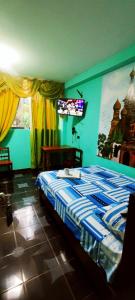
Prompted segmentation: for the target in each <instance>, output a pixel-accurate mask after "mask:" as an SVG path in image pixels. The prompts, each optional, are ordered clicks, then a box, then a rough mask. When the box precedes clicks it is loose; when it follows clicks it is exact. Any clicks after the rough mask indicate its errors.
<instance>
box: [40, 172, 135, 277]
mask: <svg viewBox="0 0 135 300" xmlns="http://www.w3.org/2000/svg"><path fill="white" fill-rule="evenodd" d="M72 170H73V169H71V171H72ZM77 170H79V171H80V175H81V176H80V178H79V179H78V178H73V179H72V178H64V179H63V178H58V177H57V171H46V172H41V173H40V174H39V175H38V177H37V180H36V184H37V185H38V186H39V187H40V188H41V189H42V190H43V192H44V194H45V195H46V196H47V198H48V200H49V201H50V202H51V204H52V205H53V207H54V209H55V210H56V211H57V213H58V214H59V216H60V217H61V219H62V220H63V222H64V223H65V224H66V225H67V226H68V227H69V228H70V230H71V231H72V232H73V234H74V235H75V237H76V238H77V239H79V240H80V243H81V245H82V247H83V248H84V250H85V251H86V252H87V253H88V254H89V255H90V256H91V258H92V259H93V260H94V261H95V262H96V263H97V264H98V265H99V266H102V267H103V268H104V270H105V272H106V275H107V279H108V281H109V280H110V279H111V276H112V274H113V272H114V271H115V269H116V268H117V265H118V264H119V261H120V259H121V255H122V248H123V244H122V242H121V240H120V239H119V238H118V237H117V236H116V235H114V234H113V232H111V231H110V230H109V229H108V227H107V226H106V224H105V222H104V221H103V218H102V216H103V214H104V213H105V212H106V210H108V209H111V207H114V206H117V205H119V204H120V203H125V205H128V201H129V195H130V193H132V192H135V179H132V178H129V177H127V176H124V175H123V174H120V173H117V172H115V171H111V170H109V169H106V168H103V167H100V166H90V167H82V168H77Z"/></svg>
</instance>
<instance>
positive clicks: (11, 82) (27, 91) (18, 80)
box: [0, 73, 41, 98]
mask: <svg viewBox="0 0 135 300" xmlns="http://www.w3.org/2000/svg"><path fill="white" fill-rule="evenodd" d="M40 85H41V80H38V79H29V78H23V77H15V76H11V75H9V74H4V73H0V92H1V91H3V90H4V89H7V88H10V89H11V90H12V92H13V93H14V94H16V95H17V96H18V97H20V98H21V97H22V98H26V97H30V96H33V95H34V94H35V93H36V92H37V91H38V90H39V88H40Z"/></svg>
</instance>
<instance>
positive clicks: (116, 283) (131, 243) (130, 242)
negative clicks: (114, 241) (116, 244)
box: [39, 189, 135, 300]
mask: <svg viewBox="0 0 135 300" xmlns="http://www.w3.org/2000/svg"><path fill="white" fill-rule="evenodd" d="M39 197H40V203H41V204H42V205H44V207H45V208H46V209H47V210H48V211H49V213H50V214H51V215H52V216H53V218H54V220H55V221H56V222H57V224H58V226H59V227H60V230H61V231H62V233H63V234H64V237H65V238H66V239H67V241H68V242H70V246H71V247H72V248H73V250H74V252H75V254H76V256H77V257H78V258H79V260H80V262H81V263H82V266H83V268H85V271H86V272H87V273H88V276H89V279H90V280H91V281H92V282H93V284H94V285H95V287H96V289H97V291H98V292H99V295H100V299H106V300H110V299H116V298H117V297H118V298H119V299H123V296H122V298H121V295H124V293H125V292H126V291H127V290H128V289H129V288H130V285H131V284H132V286H133V285H135V278H134V277H135V276H134V275H133V274H134V272H135V271H134V270H135V238H134V235H135V232H134V230H133V228H135V225H133V224H135V193H134V194H131V195H130V197H129V207H128V215H127V223H126V230H125V236H124V244H123V253H122V257H121V261H120V263H119V266H118V268H117V270H116V271H115V274H114V276H113V279H112V282H111V283H108V282H107V280H106V274H105V271H104V270H103V269H101V268H100V267H99V266H98V265H96V263H95V262H94V261H93V260H92V259H91V258H90V256H89V255H88V254H87V253H86V252H85V251H84V250H83V248H82V247H81V245H80V243H79V241H78V240H76V238H75V237H74V235H73V234H72V232H71V231H70V230H69V229H68V228H67V226H66V225H65V224H64V223H63V221H62V220H61V218H60V217H59V215H58V214H57V212H56V211H55V210H54V208H53V206H52V205H51V204H50V202H49V201H48V199H47V198H46V196H45V195H44V193H43V191H42V190H41V189H39ZM124 299H130V298H124Z"/></svg>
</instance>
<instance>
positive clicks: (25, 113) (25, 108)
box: [12, 97, 31, 128]
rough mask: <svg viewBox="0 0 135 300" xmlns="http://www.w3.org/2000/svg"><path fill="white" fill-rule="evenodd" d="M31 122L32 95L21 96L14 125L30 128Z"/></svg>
mask: <svg viewBox="0 0 135 300" xmlns="http://www.w3.org/2000/svg"><path fill="white" fill-rule="evenodd" d="M30 124H31V97H29V98H21V99H20V102H19V105H18V109H17V113H16V116H15V119H14V122H13V124H12V127H14V128H18V127H19V128H30Z"/></svg>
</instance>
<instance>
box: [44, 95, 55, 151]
mask: <svg viewBox="0 0 135 300" xmlns="http://www.w3.org/2000/svg"><path fill="white" fill-rule="evenodd" d="M45 111H46V145H47V146H55V145H58V124H57V115H56V101H53V100H50V99H46V101H45Z"/></svg>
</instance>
